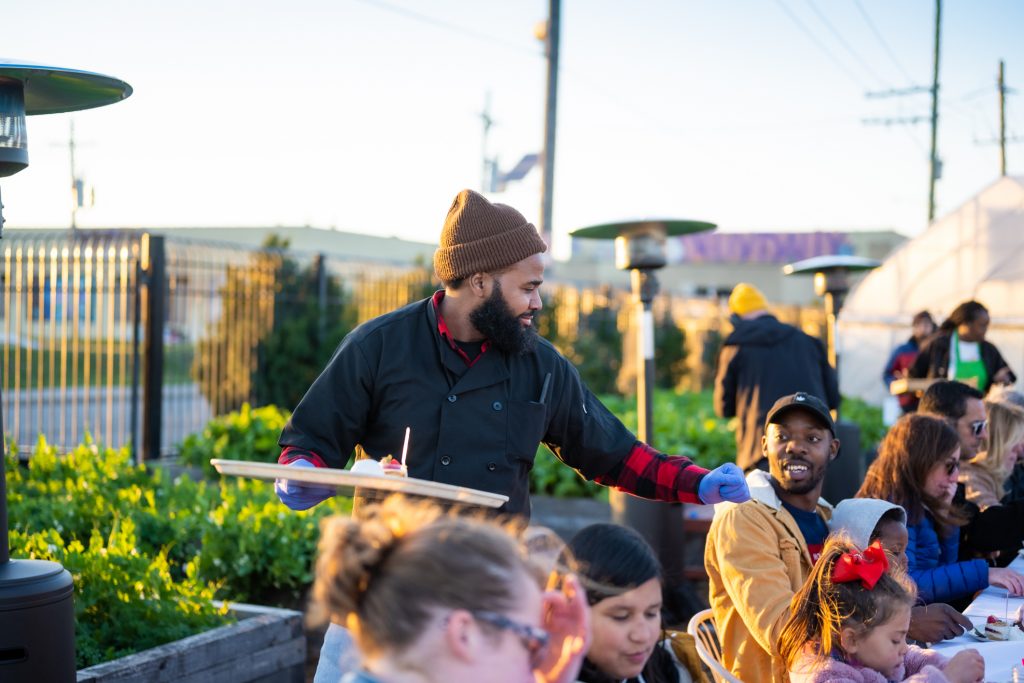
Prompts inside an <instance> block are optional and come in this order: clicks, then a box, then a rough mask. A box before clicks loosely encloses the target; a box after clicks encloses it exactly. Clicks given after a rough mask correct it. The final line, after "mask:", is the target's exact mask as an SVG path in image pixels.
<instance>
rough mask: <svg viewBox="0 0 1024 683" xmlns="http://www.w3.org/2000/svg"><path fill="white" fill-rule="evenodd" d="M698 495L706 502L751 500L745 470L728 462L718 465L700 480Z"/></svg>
mask: <svg viewBox="0 0 1024 683" xmlns="http://www.w3.org/2000/svg"><path fill="white" fill-rule="evenodd" d="M697 496H698V497H699V498H700V499H701V500H702V501H704V502H705V503H708V504H712V503H722V502H725V501H728V502H730V503H742V502H744V501H747V500H750V489H748V488H747V479H746V477H744V476H743V470H741V469H740V468H739V467H737V466H736V465H735V464H733V463H731V462H728V463H726V464H724V465H722V466H721V467H716V468H715V469H713V470H711V471H710V472H708V473H707V474H705V475H704V478H703V479H701V480H700V485H699V486H698V487H697Z"/></svg>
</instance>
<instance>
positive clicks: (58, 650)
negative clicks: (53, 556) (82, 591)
mask: <svg viewBox="0 0 1024 683" xmlns="http://www.w3.org/2000/svg"><path fill="white" fill-rule="evenodd" d="M72 592H73V582H72V580H71V574H70V573H68V571H67V570H66V569H64V568H63V567H62V566H60V565H59V564H57V563H56V562H45V561H41V560H9V561H7V562H4V563H3V564H0V681H4V683H23V682H24V683H73V682H74V680H75V678H76V674H75V607H74V602H73V601H72Z"/></svg>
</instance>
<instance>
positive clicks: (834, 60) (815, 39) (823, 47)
mask: <svg viewBox="0 0 1024 683" xmlns="http://www.w3.org/2000/svg"><path fill="white" fill-rule="evenodd" d="M775 3H776V4H777V5H778V6H779V7H780V8H782V11H783V12H785V13H786V16H787V17H789V18H790V20H791V21H792V22H793V23H794V24H796V26H797V28H799V29H800V30H801V31H802V32H803V34H804V35H806V36H807V37H808V38H809V39H810V40H811V42H812V43H814V44H815V45H816V46H817V48H818V49H819V50H821V52H822V53H823V54H824V55H825V56H826V57H828V58H829V59H830V60H832V63H833V64H835V65H836V66H837V67H839V70H840V71H842V72H843V73H844V74H846V76H847V77H848V78H849V79H850V80H851V81H853V82H854V84H856V86H857V87H858V88H860V89H861V90H867V89H868V88H867V86H866V85H864V82H863V81H861V80H860V78H859V77H857V75H856V74H854V73H853V71H851V70H850V69H849V67H847V66H846V65H845V64H843V63H842V62H841V61H839V58H838V57H836V56H835V55H834V54H832V51H831V50H829V49H828V46H826V45H825V44H824V43H823V42H821V41H820V40H818V37H817V36H815V35H814V32H813V31H811V30H810V29H809V28H807V25H806V24H804V22H802V21H800V18H799V17H798V16H797V15H796V14H794V13H793V11H792V10H791V9H789V7H788V6H786V4H785V3H784V2H783V1H782V0H775Z"/></svg>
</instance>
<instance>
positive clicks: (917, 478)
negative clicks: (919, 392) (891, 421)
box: [857, 415, 1024, 603]
mask: <svg viewBox="0 0 1024 683" xmlns="http://www.w3.org/2000/svg"><path fill="white" fill-rule="evenodd" d="M959 470H960V440H959V438H958V437H957V434H956V432H955V431H953V428H952V427H950V426H949V424H948V423H947V422H946V421H944V420H942V419H940V418H936V417H929V416H927V415H906V416H904V417H902V418H900V419H899V421H897V422H896V424H895V425H893V427H892V429H890V430H889V433H888V434H886V436H885V438H884V439H883V440H882V443H881V446H880V447H879V450H878V459H877V460H875V462H873V463H872V464H871V467H870V468H868V473H867V476H866V477H865V479H864V483H863V484H862V485H861V487H860V490H859V491H858V492H857V497H858V498H880V499H882V500H887V501H889V502H890V503H895V504H896V505H900V506H902V507H903V508H904V509H905V510H906V512H907V532H908V541H907V548H906V553H907V564H908V570H909V573H910V576H911V578H913V579H914V581H915V582H916V583H917V587H918V595H919V598H920V599H921V600H922V601H923V602H924V603H932V602H951V601H956V600H958V599H965V598H969V597H970V596H972V595H973V594H974V593H975V592H977V591H979V590H982V589H983V588H986V587H987V586H988V585H989V584H990V583H991V584H994V585H997V586H1002V587H1003V588H1006V589H1007V590H1009V591H1010V592H1011V594H1013V595H1021V594H1024V576H1021V575H1020V574H1018V573H1017V572H1015V571H1013V570H1010V569H1005V568H997V567H989V566H988V564H987V563H986V562H985V560H981V559H978V560H967V561H963V562H961V561H958V553H959V549H960V533H959V532H960V527H962V526H964V525H965V524H966V523H967V521H968V519H967V514H966V512H965V511H964V509H963V508H962V507H961V506H959V505H956V504H954V503H953V496H954V495H955V493H956V488H957V475H958V474H959Z"/></svg>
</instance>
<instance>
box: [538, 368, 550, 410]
mask: <svg viewBox="0 0 1024 683" xmlns="http://www.w3.org/2000/svg"><path fill="white" fill-rule="evenodd" d="M549 384H551V373H550V372H549V373H548V374H547V375H545V376H544V386H542V387H541V389H540V400H539V401H537V402H538V403H541V404H543V403H544V399H546V398H547V397H548V385H549Z"/></svg>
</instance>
